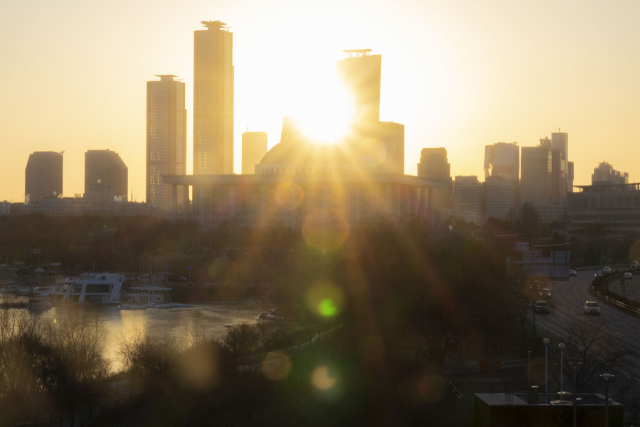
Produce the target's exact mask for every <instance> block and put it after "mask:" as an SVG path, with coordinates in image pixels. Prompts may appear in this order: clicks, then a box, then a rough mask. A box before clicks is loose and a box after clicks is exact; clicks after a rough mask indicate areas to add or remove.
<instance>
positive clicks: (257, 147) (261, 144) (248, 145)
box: [242, 131, 269, 175]
mask: <svg viewBox="0 0 640 427" xmlns="http://www.w3.org/2000/svg"><path fill="white" fill-rule="evenodd" d="M268 148H269V147H268V143H267V133H266V132H249V131H246V132H245V133H243V134H242V174H243V175H246V174H253V173H256V165H257V164H258V163H260V160H262V158H263V157H264V155H265V154H267V149H268Z"/></svg>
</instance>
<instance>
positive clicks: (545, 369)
mask: <svg viewBox="0 0 640 427" xmlns="http://www.w3.org/2000/svg"><path fill="white" fill-rule="evenodd" d="M542 343H543V344H544V397H545V398H546V399H547V402H549V396H548V394H547V354H548V350H549V344H551V340H550V339H549V338H545V339H543V340H542Z"/></svg>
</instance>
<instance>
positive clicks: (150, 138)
mask: <svg viewBox="0 0 640 427" xmlns="http://www.w3.org/2000/svg"><path fill="white" fill-rule="evenodd" d="M158 77H160V81H150V82H147V202H149V203H152V204H153V206H154V207H156V208H160V209H169V207H170V205H169V202H170V199H171V194H170V189H169V187H170V186H169V185H168V184H163V183H162V175H185V174H186V173H187V110H186V109H185V108H184V107H185V106H184V92H185V85H184V83H183V82H181V81H177V80H174V77H176V76H173V75H161V76H158ZM181 187H182V186H181ZM125 194H126V192H125ZM186 198H188V194H184V193H183V188H179V189H178V202H179V203H181V201H184V200H185V199H186Z"/></svg>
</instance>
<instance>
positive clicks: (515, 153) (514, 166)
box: [484, 142, 520, 220]
mask: <svg viewBox="0 0 640 427" xmlns="http://www.w3.org/2000/svg"><path fill="white" fill-rule="evenodd" d="M484 175H485V206H486V211H485V215H486V218H496V219H500V220H506V219H511V218H515V216H517V215H518V212H519V210H520V209H519V208H520V197H519V196H520V194H519V193H520V192H519V189H520V147H518V143H517V142H514V143H511V144H508V143H506V142H497V143H495V144H493V145H487V146H486V147H485V151H484Z"/></svg>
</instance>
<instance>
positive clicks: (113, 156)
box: [84, 149, 129, 201]
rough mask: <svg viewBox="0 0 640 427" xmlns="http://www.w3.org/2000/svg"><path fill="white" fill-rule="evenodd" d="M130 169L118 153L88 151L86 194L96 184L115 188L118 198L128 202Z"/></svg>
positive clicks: (85, 178)
mask: <svg viewBox="0 0 640 427" xmlns="http://www.w3.org/2000/svg"><path fill="white" fill-rule="evenodd" d="M128 182H129V169H128V168H127V165H125V164H124V162H123V161H122V159H121V158H120V156H119V155H118V153H116V152H115V151H110V150H108V149H107V150H88V151H87V152H86V153H84V192H85V193H90V192H91V187H92V186H93V185H95V184H103V185H106V186H107V187H113V191H114V194H115V195H116V196H120V197H123V198H124V200H125V201H126V200H127V188H128V186H129V184H128Z"/></svg>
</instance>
